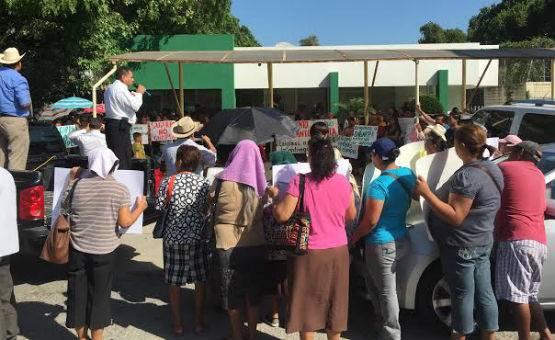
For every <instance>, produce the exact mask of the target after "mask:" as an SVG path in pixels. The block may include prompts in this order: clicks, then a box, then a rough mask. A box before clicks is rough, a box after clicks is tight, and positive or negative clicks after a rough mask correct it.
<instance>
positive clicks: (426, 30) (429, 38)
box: [418, 21, 467, 44]
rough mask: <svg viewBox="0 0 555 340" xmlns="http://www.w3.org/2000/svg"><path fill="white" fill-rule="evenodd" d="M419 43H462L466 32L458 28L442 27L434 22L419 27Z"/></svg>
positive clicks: (465, 38)
mask: <svg viewBox="0 0 555 340" xmlns="http://www.w3.org/2000/svg"><path fill="white" fill-rule="evenodd" d="M420 35H421V38H420V39H419V40H418V43H420V44H439V43H462V42H466V41H467V36H466V33H464V32H463V31H462V30H460V29H458V28H448V29H443V28H442V27H441V26H440V25H438V24H436V23H435V22H431V21H430V22H428V23H427V24H425V25H422V26H421V27H420Z"/></svg>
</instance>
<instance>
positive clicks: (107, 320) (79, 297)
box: [66, 247, 115, 329]
mask: <svg viewBox="0 0 555 340" xmlns="http://www.w3.org/2000/svg"><path fill="white" fill-rule="evenodd" d="M114 260H115V251H113V252H111V253H109V254H102V255H94V254H87V253H82V252H80V251H78V250H75V249H73V248H72V247H70V251H69V271H68V280H67V318H66V326H67V327H68V328H79V327H87V328H89V329H101V328H104V327H106V326H109V325H110V324H111V321H112V316H111V313H110V294H111V292H112V279H113V277H114Z"/></svg>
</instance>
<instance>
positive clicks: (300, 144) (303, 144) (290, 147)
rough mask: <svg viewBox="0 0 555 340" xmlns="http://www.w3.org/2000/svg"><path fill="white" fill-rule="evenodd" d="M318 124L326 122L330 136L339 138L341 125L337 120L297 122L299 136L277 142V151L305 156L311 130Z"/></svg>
mask: <svg viewBox="0 0 555 340" xmlns="http://www.w3.org/2000/svg"><path fill="white" fill-rule="evenodd" d="M316 122H324V123H326V125H327V126H328V129H329V136H330V137H332V138H335V137H337V136H339V124H338V123H337V119H314V120H297V121H296V123H297V126H298V129H297V136H296V137H295V138H281V139H278V140H277V144H276V148H277V150H280V151H282V150H285V151H290V152H292V153H296V154H304V153H306V151H307V148H308V141H309V140H310V128H311V127H312V125H314V123H316Z"/></svg>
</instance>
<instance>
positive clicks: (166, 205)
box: [164, 175, 175, 208]
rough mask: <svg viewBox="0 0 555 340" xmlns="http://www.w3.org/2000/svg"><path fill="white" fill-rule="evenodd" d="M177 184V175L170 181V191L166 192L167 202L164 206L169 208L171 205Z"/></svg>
mask: <svg viewBox="0 0 555 340" xmlns="http://www.w3.org/2000/svg"><path fill="white" fill-rule="evenodd" d="M174 184H175V175H173V176H172V177H170V180H169V181H168V189H167V190H166V201H165V202H164V206H165V207H166V208H167V207H168V206H169V205H170V201H171V199H172V195H173V186H174Z"/></svg>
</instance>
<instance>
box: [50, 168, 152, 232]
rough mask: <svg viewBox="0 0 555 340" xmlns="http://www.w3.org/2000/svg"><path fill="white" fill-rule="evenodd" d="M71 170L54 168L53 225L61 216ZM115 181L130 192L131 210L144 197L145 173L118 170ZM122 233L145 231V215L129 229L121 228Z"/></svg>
mask: <svg viewBox="0 0 555 340" xmlns="http://www.w3.org/2000/svg"><path fill="white" fill-rule="evenodd" d="M70 170H71V169H69V168H54V193H53V196H54V197H53V200H52V225H53V224H54V222H55V221H56V218H58V215H60V207H61V205H62V201H61V199H60V198H61V196H62V191H63V189H64V187H65V184H66V182H67V180H68V175H69V171H70ZM114 177H115V179H116V180H117V181H118V182H120V183H121V184H123V185H125V187H126V188H127V190H129V197H130V200H131V202H130V203H131V208H133V206H134V204H135V200H136V199H137V196H142V195H143V189H144V172H142V171H137V170H117V171H116V172H115V173H114ZM120 231H121V232H127V233H130V234H141V233H142V231H143V215H142V214H141V216H139V218H138V219H137V221H135V223H133V225H132V226H131V227H129V228H127V229H123V228H120Z"/></svg>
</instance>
